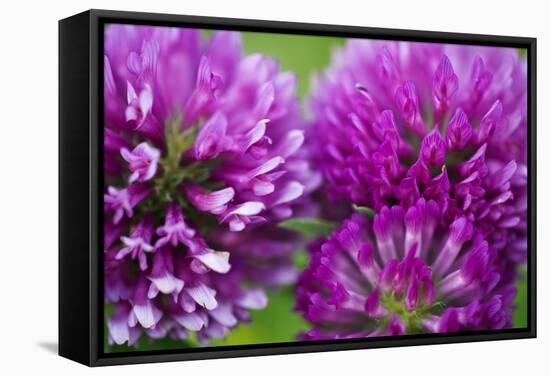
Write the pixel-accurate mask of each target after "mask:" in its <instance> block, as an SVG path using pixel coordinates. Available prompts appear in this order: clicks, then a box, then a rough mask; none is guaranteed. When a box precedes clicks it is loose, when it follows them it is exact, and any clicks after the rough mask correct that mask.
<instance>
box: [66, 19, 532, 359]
mask: <svg viewBox="0 0 550 376" xmlns="http://www.w3.org/2000/svg"><path fill="white" fill-rule="evenodd" d="M105 23H130V24H147V25H177V26H182V27H194V28H209V29H225V30H238V31H255V32H269V33H285V34H302V35H323V36H339V37H347V38H350V37H355V38H371V39H389V40H401V41H424V42H440V43H455V44H473V45H487V46H502V47H514V48H523V49H526V50H527V59H528V94H529V98H528V123H529V126H528V150H529V153H528V165H529V171H528V179H529V182H528V184H529V195H528V218H529V223H528V233H529V245H528V260H527V262H528V276H527V288H528V296H527V302H528V320H527V327H526V328H517V329H505V330H499V331H493V330H491V331H476V332H459V333H451V334H439V335H435V334H429V335H407V336H403V337H379V338H371V339H349V340H336V341H333V340H330V341H328V340H323V341H310V342H291V343H273V344H259V345H241V346H222V347H210V348H191V349H181V350H159V351H140V352H128V353H104V352H103V335H104V333H103V324H104V323H103V320H104V317H103V316H104V315H103V267H102V265H103V260H102V255H103V251H102V248H101V243H102V229H103V226H102V224H101V221H102V215H101V213H102V205H103V202H102V200H103V196H102V189H101V188H100V187H101V186H102V179H103V176H102V175H103V174H102V156H103V151H102V147H103V142H102V140H103V135H102V132H103V125H102V116H100V114H102V113H103V108H102V106H103V101H102V92H103V91H102V90H103V56H102V53H101V51H102V50H103V26H104V24H105ZM536 45H537V42H536V39H535V38H524V37H512V36H495V35H477V34H460V33H444V32H432V31H415V30H399V29H382V28H369V27H356V26H336V25H320V24H308V23H294V22H274V21H260V20H245V19H229V18H215V17H198V16H183V15H172V14H153V13H137V12H121V11H109V10H95V9H94V10H88V11H86V12H83V13H80V14H78V15H75V16H72V17H69V18H66V19H63V20H61V21H59V354H60V355H61V356H64V357H66V358H69V359H72V360H75V361H77V362H80V363H82V364H86V365H88V366H103V365H114V364H128V363H144V362H165V361H176V360H194V359H209V358H227V357H241V356H256V355H270V354H288V353H304V352H318V351H333V350H352V349H368V348H382V347H394V346H414V345H429V344H443V343H456V342H473V341H492V340H503V339H518V338H534V337H536V115H537V113H536V94H537V93H536V68H537V66H536V65H537V64H536V60H537V57H536Z"/></svg>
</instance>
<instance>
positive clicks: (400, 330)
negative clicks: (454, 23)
mask: <svg viewBox="0 0 550 376" xmlns="http://www.w3.org/2000/svg"><path fill="white" fill-rule="evenodd" d="M526 72H527V70H526V64H525V61H524V59H521V58H520V56H519V55H518V52H517V50H514V49H506V48H492V47H476V46H459V45H456V46H455V45H440V44H430V43H410V42H387V41H367V40H349V41H348V43H347V45H346V46H345V47H344V48H343V49H342V50H340V51H339V52H338V53H337V54H336V55H335V57H334V61H333V64H332V65H331V67H330V68H329V69H328V70H327V71H326V72H325V74H324V75H323V76H321V77H320V78H319V79H318V80H317V81H316V83H315V88H314V89H313V94H312V98H311V101H310V104H311V109H312V113H313V116H314V119H313V125H314V127H313V131H312V133H311V137H310V141H311V143H312V145H313V147H312V148H311V150H312V151H313V153H314V156H313V158H314V161H315V163H316V164H317V166H318V167H319V169H320V170H321V172H322V173H323V176H324V178H325V183H326V184H325V192H326V193H327V195H328V197H329V198H330V199H332V200H333V201H334V202H338V203H343V204H344V205H345V206H346V207H348V208H349V210H350V211H351V208H352V205H354V206H355V207H356V208H357V207H358V206H359V207H364V208H363V209H365V210H363V211H369V212H371V213H372V212H374V218H373V220H371V219H369V218H367V217H368V216H364V215H362V214H354V215H352V217H351V219H348V220H346V221H344V222H343V224H342V226H341V227H340V228H339V229H338V230H336V231H335V232H334V233H333V234H332V235H331V236H330V237H328V238H327V239H324V240H321V241H318V242H316V243H314V244H312V246H311V248H312V250H311V260H310V264H309V266H308V268H307V269H306V271H305V272H304V274H303V275H302V277H301V279H300V282H299V284H298V301H297V309H298V310H299V311H301V312H302V313H303V315H304V317H305V318H306V319H307V320H309V321H310V322H311V323H312V324H313V329H311V330H310V331H309V332H308V333H306V334H304V337H305V338H345V337H363V336H379V335H397V334H405V333H421V332H446V331H456V330H463V329H495V328H503V327H508V326H510V325H511V314H510V312H511V310H512V304H513V303H512V302H513V298H514V296H515V287H514V284H515V280H516V279H517V276H516V270H517V267H518V265H519V264H520V263H521V262H523V261H524V260H525V257H526V249H527V234H526V229H527V151H526V146H527V79H526ZM367 208H368V210H367ZM360 209H361V208H360Z"/></svg>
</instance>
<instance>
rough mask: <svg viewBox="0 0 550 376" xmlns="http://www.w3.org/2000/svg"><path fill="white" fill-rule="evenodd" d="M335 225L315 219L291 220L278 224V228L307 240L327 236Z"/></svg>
mask: <svg viewBox="0 0 550 376" xmlns="http://www.w3.org/2000/svg"><path fill="white" fill-rule="evenodd" d="M336 226H337V224H336V223H335V222H331V221H325V220H322V219H315V218H292V219H288V220H286V221H283V222H281V223H279V227H281V228H284V229H287V230H291V231H295V232H297V233H299V234H301V235H302V236H303V237H305V238H307V239H313V238H317V237H320V236H327V235H329V234H330V233H331V232H332V231H333V230H334V229H335V228H336Z"/></svg>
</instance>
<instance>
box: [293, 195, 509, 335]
mask: <svg viewBox="0 0 550 376" xmlns="http://www.w3.org/2000/svg"><path fill="white" fill-rule="evenodd" d="M441 213H442V211H441V207H440V205H438V204H437V203H436V202H435V201H433V200H430V201H428V202H426V201H425V200H424V199H419V200H418V202H417V203H416V204H415V205H413V206H410V207H409V208H408V209H404V208H403V207H402V206H399V205H396V206H392V207H384V208H383V209H382V210H381V211H380V213H379V214H377V215H375V216H374V220H371V219H369V218H367V217H366V216H363V215H362V214H354V215H353V216H352V217H351V219H348V220H345V221H344V222H343V224H342V226H341V227H340V228H339V229H338V230H336V231H335V232H333V234H332V235H331V236H330V237H328V238H327V239H326V240H325V241H323V242H319V244H315V245H314V246H313V250H312V254H311V257H312V258H311V261H310V264H309V266H308V268H307V269H306V270H305V272H304V273H303V275H302V276H301V277H300V282H299V284H298V290H297V305H296V307H297V309H298V310H299V311H301V312H302V313H303V315H304V317H305V318H306V319H307V320H308V321H310V322H311V323H312V324H313V328H312V329H311V330H310V331H309V332H307V333H304V334H303V338H305V339H338V338H354V337H370V336H385V335H403V334H411V333H442V332H448V331H457V330H475V329H501V328H504V327H508V326H509V325H510V324H511V313H510V308H511V302H512V300H513V297H514V294H515V288H514V286H513V284H510V283H502V282H501V279H500V275H501V274H500V273H501V270H500V269H499V266H498V264H497V263H495V262H494V260H495V257H496V254H495V251H494V249H492V248H491V247H489V244H488V242H487V241H486V240H484V238H483V235H482V234H481V233H480V232H479V231H476V230H474V229H473V225H472V223H471V222H470V221H468V220H467V219H465V218H464V217H459V218H457V219H455V220H454V221H453V222H452V223H451V225H450V226H448V227H445V226H443V225H442V221H441Z"/></svg>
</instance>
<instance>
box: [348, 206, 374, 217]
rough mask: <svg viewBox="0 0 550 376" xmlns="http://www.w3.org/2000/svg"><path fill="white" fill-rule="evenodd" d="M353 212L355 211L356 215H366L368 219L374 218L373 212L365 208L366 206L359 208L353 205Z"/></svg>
mask: <svg viewBox="0 0 550 376" xmlns="http://www.w3.org/2000/svg"><path fill="white" fill-rule="evenodd" d="M353 210H355V211H356V212H358V213H361V214H364V215H366V216H367V217H369V218H372V217H374V210H372V209H371V208H369V207H366V206H359V205H355V204H353Z"/></svg>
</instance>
